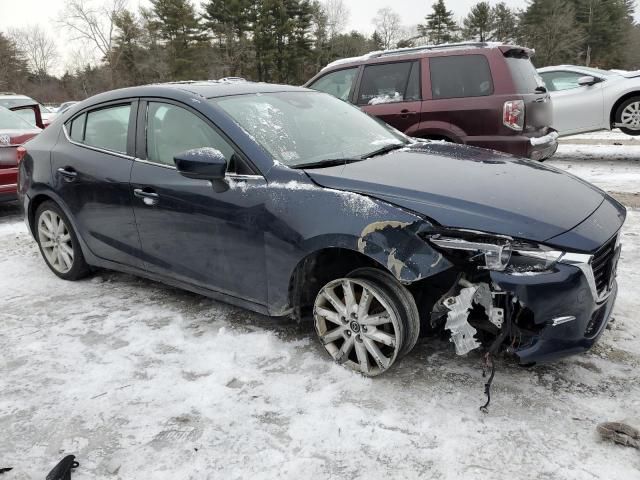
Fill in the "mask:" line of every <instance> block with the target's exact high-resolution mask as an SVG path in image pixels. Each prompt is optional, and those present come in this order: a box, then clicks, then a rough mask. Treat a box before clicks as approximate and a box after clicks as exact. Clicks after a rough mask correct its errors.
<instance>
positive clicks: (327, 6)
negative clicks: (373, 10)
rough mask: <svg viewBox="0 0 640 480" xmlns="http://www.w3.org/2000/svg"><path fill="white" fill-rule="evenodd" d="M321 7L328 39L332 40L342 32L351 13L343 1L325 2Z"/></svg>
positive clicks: (332, 0) (326, 0) (331, 0)
mask: <svg viewBox="0 0 640 480" xmlns="http://www.w3.org/2000/svg"><path fill="white" fill-rule="evenodd" d="M322 7H323V10H324V12H325V15H326V16H327V27H328V30H329V38H334V37H335V36H336V35H338V34H339V33H342V32H343V31H344V29H345V27H346V26H347V23H349V15H350V14H351V12H350V11H349V7H347V6H346V5H345V3H344V1H343V0H325V1H324V3H323V5H322Z"/></svg>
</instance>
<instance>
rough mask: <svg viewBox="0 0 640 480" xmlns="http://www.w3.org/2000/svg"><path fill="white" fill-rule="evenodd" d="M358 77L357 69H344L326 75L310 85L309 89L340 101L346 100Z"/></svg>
mask: <svg viewBox="0 0 640 480" xmlns="http://www.w3.org/2000/svg"><path fill="white" fill-rule="evenodd" d="M357 75H358V68H346V69H344V70H338V71H337V72H332V73H328V74H326V75H325V76H324V77H322V78H320V79H318V80H317V81H316V82H314V83H313V85H311V88H313V89H314V90H318V91H319V92H325V93H328V94H330V95H333V96H334V97H337V98H339V99H340V100H348V99H349V93H351V88H352V87H353V82H354V81H355V79H356V76H357Z"/></svg>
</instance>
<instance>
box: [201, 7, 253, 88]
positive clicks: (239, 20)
mask: <svg viewBox="0 0 640 480" xmlns="http://www.w3.org/2000/svg"><path fill="white" fill-rule="evenodd" d="M251 3H252V2H251V1H250V0H208V1H207V2H206V3H204V4H203V7H204V14H203V19H204V24H205V26H206V27H208V29H209V30H210V32H211V33H212V36H213V38H214V39H216V40H217V42H218V47H219V48H220V49H221V50H222V52H223V58H224V63H225V69H226V72H225V76H229V75H230V76H238V75H243V66H244V65H246V63H247V49H248V38H247V33H248V31H249V29H250V19H251Z"/></svg>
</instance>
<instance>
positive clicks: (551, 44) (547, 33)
mask: <svg viewBox="0 0 640 480" xmlns="http://www.w3.org/2000/svg"><path fill="white" fill-rule="evenodd" d="M575 18H576V13H575V9H574V7H573V5H572V4H571V3H570V2H569V1H568V0H532V1H531V3H530V4H529V6H528V8H527V9H526V10H525V11H524V12H523V13H522V15H521V18H520V26H519V39H518V40H519V42H521V43H523V44H524V45H525V46H527V47H531V48H534V49H535V50H536V56H535V57H534V63H535V64H536V65H538V66H545V65H557V64H559V63H575V62H576V61H577V59H578V56H579V55H580V52H581V51H582V43H583V39H584V33H583V31H582V28H581V27H580V25H578V24H577V22H576V20H575Z"/></svg>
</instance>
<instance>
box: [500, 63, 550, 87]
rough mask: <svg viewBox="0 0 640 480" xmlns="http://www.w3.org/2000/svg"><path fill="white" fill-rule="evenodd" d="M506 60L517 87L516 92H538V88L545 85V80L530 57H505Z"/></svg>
mask: <svg viewBox="0 0 640 480" xmlns="http://www.w3.org/2000/svg"><path fill="white" fill-rule="evenodd" d="M505 61H506V62H507V67H509V72H511V78H512V79H513V84H514V86H515V87H516V91H515V92H514V93H522V94H526V93H536V89H537V88H540V87H544V82H543V81H542V78H540V75H538V72H537V70H536V68H535V67H534V66H533V64H532V63H531V60H529V57H505ZM538 93H540V92H539V91H538Z"/></svg>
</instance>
